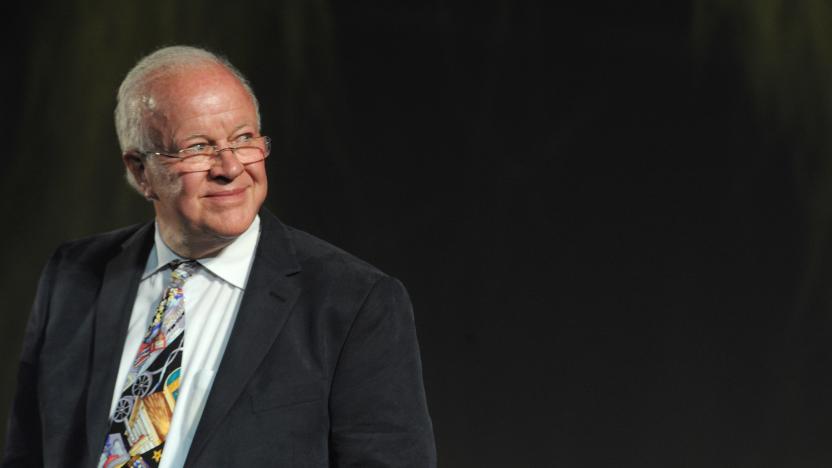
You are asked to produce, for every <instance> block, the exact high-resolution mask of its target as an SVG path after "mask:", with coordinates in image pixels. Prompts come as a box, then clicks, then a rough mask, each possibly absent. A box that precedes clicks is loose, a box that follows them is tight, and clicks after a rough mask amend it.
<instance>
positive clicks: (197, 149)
mask: <svg viewBox="0 0 832 468" xmlns="http://www.w3.org/2000/svg"><path fill="white" fill-rule="evenodd" d="M210 148H211V145H209V144H206V143H195V144H193V145H191V146H189V147H187V148H185V149H183V150H181V151H180V153H186V154H199V153H204V152H206V151H209V150H210Z"/></svg>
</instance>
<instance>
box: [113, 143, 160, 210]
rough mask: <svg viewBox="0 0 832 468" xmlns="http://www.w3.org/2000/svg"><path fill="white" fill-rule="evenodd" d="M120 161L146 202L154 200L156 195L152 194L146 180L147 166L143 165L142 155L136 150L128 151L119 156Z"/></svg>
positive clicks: (151, 188) (148, 182)
mask: <svg viewBox="0 0 832 468" xmlns="http://www.w3.org/2000/svg"><path fill="white" fill-rule="evenodd" d="M121 160H122V161H124V167H125V168H127V170H128V171H130V174H131V175H132V176H133V179H134V180H135V181H136V184H137V185H138V188H139V190H140V191H141V192H142V195H144V197H145V198H147V199H148V200H155V199H156V194H155V193H154V192H153V187H152V186H151V185H150V181H149V180H148V178H147V165H146V164H145V159H144V155H142V154H141V153H139V152H138V151H136V150H129V151H125V152H124V153H123V154H122V155H121Z"/></svg>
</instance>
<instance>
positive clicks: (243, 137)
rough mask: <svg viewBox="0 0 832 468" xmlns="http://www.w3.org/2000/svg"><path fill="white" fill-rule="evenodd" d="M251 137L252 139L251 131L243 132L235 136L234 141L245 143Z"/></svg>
mask: <svg viewBox="0 0 832 468" xmlns="http://www.w3.org/2000/svg"><path fill="white" fill-rule="evenodd" d="M252 139H254V136H253V135H252V134H251V133H244V134H242V135H240V136H238V137H237V138H235V139H234V142H236V143H246V142H248V141H251V140H252Z"/></svg>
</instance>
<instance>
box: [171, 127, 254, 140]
mask: <svg viewBox="0 0 832 468" xmlns="http://www.w3.org/2000/svg"><path fill="white" fill-rule="evenodd" d="M249 125H250V124H247V123H244V124H240V125H238V126H237V127H236V128H234V130H232V131H231V133H232V134H234V133H237V132H239V131H240V129H242V128H245V127H248V126H249ZM194 138H202V139H205V140H209V141H210V140H211V138H208V136H207V135H205V134H202V133H195V134H193V135H188V136H186V137H185V138H183V139H182V140H181V141H188V140H191V139H194Z"/></svg>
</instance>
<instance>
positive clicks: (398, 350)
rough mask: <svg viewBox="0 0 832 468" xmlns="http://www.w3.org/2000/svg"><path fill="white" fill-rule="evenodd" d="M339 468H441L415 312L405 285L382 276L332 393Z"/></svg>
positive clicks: (334, 459) (333, 449)
mask: <svg viewBox="0 0 832 468" xmlns="http://www.w3.org/2000/svg"><path fill="white" fill-rule="evenodd" d="M329 404H330V418H331V432H330V463H331V466H335V467H419V468H425V467H433V466H435V465H436V447H435V443H434V437H433V428H432V424H431V420H430V416H429V415H428V408H427V403H426V399H425V389H424V384H423V382H422V364H421V360H420V358H419V344H418V342H417V339H416V328H415V324H414V319H413V309H412V307H411V304H410V299H409V297H408V295H407V292H406V290H405V289H404V286H403V285H402V284H401V283H400V282H399V281H398V280H396V279H394V278H390V277H382V278H381V279H379V280H378V281H377V282H376V283H375V285H374V286H373V287H372V290H371V291H370V292H369V294H368V295H367V297H366V298H365V300H364V303H363V305H362V306H361V308H360V309H359V311H358V313H357V314H356V315H355V318H354V321H353V323H352V326H351V328H350V331H349V334H348V336H347V339H346V342H345V344H344V346H343V348H342V350H341V352H340V355H339V359H338V363H337V367H336V369H335V374H334V376H333V381H332V389H331V393H330V403H329Z"/></svg>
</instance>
